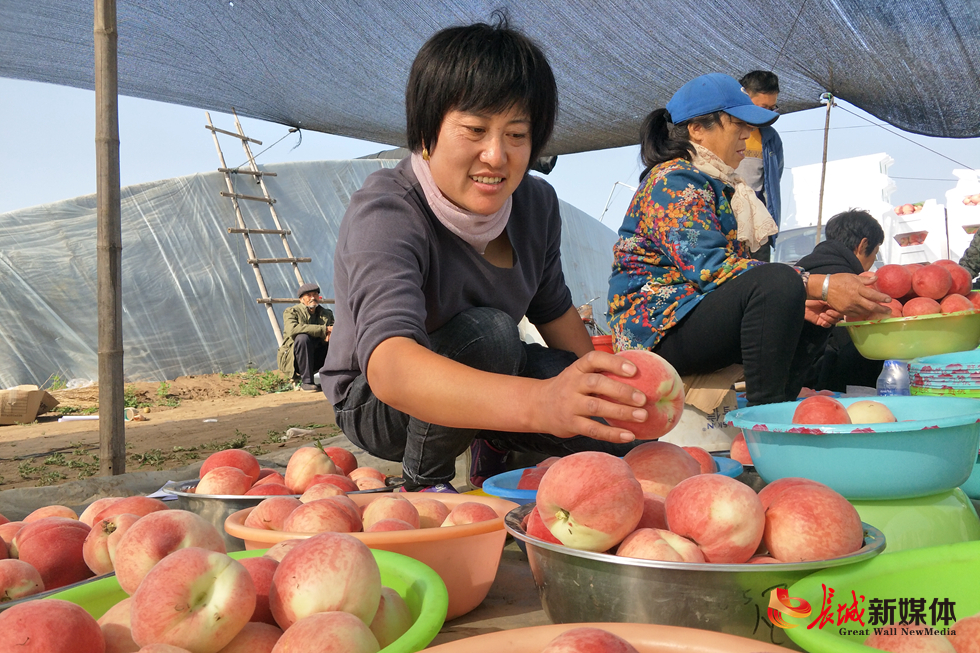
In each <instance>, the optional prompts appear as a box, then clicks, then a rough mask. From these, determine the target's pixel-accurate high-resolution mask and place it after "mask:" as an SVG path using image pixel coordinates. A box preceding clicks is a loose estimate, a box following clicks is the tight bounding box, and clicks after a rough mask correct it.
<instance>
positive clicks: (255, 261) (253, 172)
mask: <svg viewBox="0 0 980 653" xmlns="http://www.w3.org/2000/svg"><path fill="white" fill-rule="evenodd" d="M205 115H206V116H207V119H208V124H207V125H205V128H206V129H208V130H209V131H210V132H211V136H212V137H213V138H214V147H215V148H216V149H217V150H218V160H219V161H220V162H221V167H220V168H218V172H220V173H223V174H224V176H225V185H226V186H227V188H228V190H227V191H222V192H221V196H222V197H228V198H231V202H232V205H233V206H234V207H235V219H236V221H237V223H238V227H229V228H228V233H230V234H242V236H243V237H244V239H245V252H246V254H247V255H248V259H247V260H246V262H247V263H248V264H249V265H251V266H252V270H253V271H254V272H255V281H256V283H257V284H258V286H259V292H260V293H261V294H262V296H261V297H259V298H257V299H256V300H255V301H256V303H258V304H265V308H266V313H267V314H268V316H269V322H270V323H271V324H272V330H273V332H274V333H275V334H276V342H277V343H278V344H279V345H282V341H283V336H282V329H281V328H280V326H279V319H278V318H277V317H276V313H275V311H274V310H273V308H272V305H273V304H295V303H296V301H297V300H296V299H295V298H292V297H290V298H273V297H270V296H269V291H268V290H267V289H266V286H265V280H264V279H263V278H262V271H261V270H260V269H259V266H260V265H267V264H281V263H288V264H290V265H292V266H293V274H294V275H296V283H297V284H299V285H303V283H304V281H303V274H302V273H301V272H300V269H299V264H300V263H310V262H312V260H313V259H311V258H302V257H297V256H295V255H293V250H292V248H291V247H290V246H289V238H288V236H289V235H290V234H291V233H292V232H291V231H289V230H288V229H283V227H282V223H281V222H280V221H279V214H278V213H276V206H275V204H276V200H275V199H273V198H272V196H270V195H269V190H268V189H267V188H266V185H265V181H263V177H275V176H276V173H274V172H262V171H260V170H259V168H258V166H257V165H256V164H255V157H254V156H252V149H251V148H250V147H249V143H255V144H256V145H262V141H257V140H255V139H254V138H249V137H248V136H246V135H245V132H244V131H243V130H242V124H241V122H240V121H239V120H238V113H237V112H235V110H234V109H232V115H234V116H235V128H236V129H237V130H238V132H237V133H235V132H230V131H225V130H224V129H218V128H217V127H215V126H214V124H212V122H211V114H210V113H209V112H205ZM218 134H224V135H225V136H231V137H233V138H237V139H238V140H239V141H240V142H241V144H242V149H243V150H245V156H246V157H247V158H248V166H247V167H245V166H242V167H238V168H229V167H228V166H227V165H226V164H225V156H224V154H222V152H221V143H220V142H219V141H218ZM233 175H250V176H251V177H253V178H254V179H255V182H256V183H257V184H258V186H259V188H260V189H261V190H262V196H261V197H259V196H256V195H244V194H242V193H236V192H235V184H234V180H233V177H232V176H233ZM239 200H244V201H247V202H262V203H264V204H267V205H268V206H269V212H270V214H271V215H272V222H273V223H274V224H275V229H252V228H250V227H248V226H247V225H246V224H245V216H244V215H243V214H242V209H241V205H240V204H239ZM252 234H255V235H261V236H279V238H280V242H281V244H282V247H283V249H284V250H285V253H286V255H285V256H284V257H281V258H258V257H257V256H256V254H255V249H254V248H253V247H252V240H251V236H252ZM277 346H278V345H277Z"/></svg>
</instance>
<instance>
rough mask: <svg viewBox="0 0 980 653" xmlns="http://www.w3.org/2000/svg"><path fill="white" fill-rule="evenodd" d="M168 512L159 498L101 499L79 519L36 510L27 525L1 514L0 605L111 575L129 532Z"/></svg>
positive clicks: (56, 509) (65, 510)
mask: <svg viewBox="0 0 980 653" xmlns="http://www.w3.org/2000/svg"><path fill="white" fill-rule="evenodd" d="M166 510H167V505H166V504H165V503H164V502H162V501H160V500H159V499H151V498H149V497H139V496H137V497H125V498H124V497H109V498H105V499H99V500H98V501H95V502H94V503H92V504H91V505H90V506H88V507H87V508H86V509H85V510H84V511H82V514H81V516H79V515H76V514H75V511H73V510H72V509H71V508H69V507H67V506H57V505H56V506H45V507H43V508H38V509H37V510H35V511H34V512H32V513H31V514H29V515H27V516H26V517H25V518H24V519H23V521H8V520H7V519H6V518H5V517H4V516H3V515H0V603H3V602H6V601H13V600H16V599H19V598H24V597H26V596H31V595H34V594H38V593H40V592H43V591H45V590H53V589H57V588H59V587H64V586H66V585H71V584H72V583H77V582H79V581H83V580H86V579H87V578H91V577H92V576H96V575H100V574H106V573H109V572H110V571H113V568H114V566H113V563H112V561H111V556H112V555H114V554H115V551H116V548H117V547H118V546H119V545H120V543H121V542H122V540H123V535H124V534H125V533H126V532H127V530H129V528H130V527H132V526H133V525H134V524H135V523H136V522H137V521H138V520H140V519H142V518H143V517H144V516H147V515H150V514H151V513H156V512H159V511H166ZM186 515H189V517H190V518H194V519H195V520H200V521H203V520H201V518H200V517H197V515H193V514H191V513H186ZM124 548H125V547H124ZM123 557H124V558H127V557H128V554H125V553H124V554H123Z"/></svg>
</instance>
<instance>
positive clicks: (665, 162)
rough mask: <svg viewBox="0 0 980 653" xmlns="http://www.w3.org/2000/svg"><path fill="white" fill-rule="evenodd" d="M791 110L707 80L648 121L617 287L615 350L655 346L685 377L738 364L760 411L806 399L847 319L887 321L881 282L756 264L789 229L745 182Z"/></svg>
mask: <svg viewBox="0 0 980 653" xmlns="http://www.w3.org/2000/svg"><path fill="white" fill-rule="evenodd" d="M778 117H779V114H777V113H775V112H773V111H769V110H767V109H763V108H761V107H757V106H755V105H754V104H752V101H751V100H750V99H749V96H748V95H747V94H746V92H745V91H744V90H743V89H742V88H741V86H740V85H739V83H738V82H737V81H736V80H735V79H734V78H732V77H729V76H728V75H723V74H720V73H712V74H709V75H702V76H701V77H698V78H696V79H694V80H692V81H690V82H688V83H687V84H685V85H684V86H683V87H681V88H680V90H678V91H677V92H676V93H675V94H674V96H673V97H672V98H671V99H670V101H669V102H668V103H667V107H666V108H665V109H657V110H656V111H654V112H653V113H651V114H650V115H649V116H647V118H646V120H645V121H644V123H643V127H642V130H641V143H640V154H641V157H642V159H643V162H644V164H645V166H646V169H645V170H644V171H643V173H642V174H641V175H640V187H639V188H638V189H637V191H636V194H635V195H634V196H633V201H632V203H631V204H630V208H629V210H628V211H627V213H626V217H625V218H624V220H623V225H622V227H620V230H619V236H620V237H619V241H618V242H617V243H616V246H615V248H614V257H615V258H614V262H613V272H612V276H611V277H610V280H609V313H610V316H611V319H610V324H611V325H612V327H613V331H614V334H615V336H614V338H615V347H616V349H617V350H622V349H649V350H651V351H653V352H655V353H657V354H659V355H660V356H662V357H664V358H665V359H666V360H667V361H668V362H670V363H671V365H673V366H674V367H675V368H676V369H677V371H678V373H680V374H681V375H687V374H698V373H707V372H713V371H715V370H719V369H722V368H724V367H727V366H729V365H732V364H734V363H741V364H742V365H743V366H744V370H745V385H746V398H747V400H748V402H749V403H750V404H764V403H773V402H779V401H790V400H793V399H796V397H797V395H798V394H799V392H800V389H801V388H802V385H803V382H804V377H805V375H806V373H807V371H808V370H809V368H810V365H811V364H812V362H813V360H814V359H815V357H816V355H817V354H818V353H819V352H820V350H821V348H822V346H823V343H824V340H825V338H826V335H827V331H826V327H830V326H833V325H834V324H836V323H837V322H838V321H839V320H840V319H842V317H843V316H844V315H848V316H854V317H858V316H860V317H866V316H869V315H870V314H872V313H886V312H888V309H887V308H885V307H883V306H881V305H880V304H879V303H878V302H888V301H890V298H889V297H887V296H886V295H883V294H881V293H879V292H877V291H876V290H874V289H873V288H872V287H870V284H871V283H873V281H874V279H873V278H872V279H862V278H860V277H858V276H856V275H853V274H834V275H817V274H814V275H810V274H809V273H807V272H803V271H802V270H799V269H797V268H794V267H791V266H788V265H783V264H779V263H764V262H762V261H756V260H753V259H751V258H750V253H751V252H754V251H756V250H758V249H759V247H761V246H762V245H763V244H764V243H765V242H766V240H767V239H768V237H769V236H772V235H774V234H775V233H776V232H777V227H776V224H775V222H774V221H773V219H772V217H771V216H770V215H769V212H768V211H767V210H766V207H765V205H764V204H763V203H762V202H761V201H760V200H759V199H758V197H756V195H755V193H754V192H752V189H751V188H749V187H748V186H747V185H746V184H745V183H744V182H743V181H742V179H740V178H739V177H738V176H737V175H736V174H735V170H734V169H735V168H736V167H738V164H739V163H740V162H741V160H742V158H743V157H744V152H745V140H746V138H748V136H749V133H750V131H751V130H752V128H753V127H756V126H759V125H768V124H771V123H772V122H774V121H775V120H776V118H778Z"/></svg>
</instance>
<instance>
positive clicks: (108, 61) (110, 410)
mask: <svg viewBox="0 0 980 653" xmlns="http://www.w3.org/2000/svg"><path fill="white" fill-rule="evenodd" d="M94 31H95V165H96V205H97V216H98V217H97V221H98V228H97V235H96V254H97V256H96V269H97V273H96V275H97V278H98V309H97V310H98V316H99V343H98V347H99V441H100V446H99V473H100V474H101V475H102V476H109V475H112V474H124V473H125V472H126V426H125V417H124V414H125V410H124V409H125V406H124V397H123V392H124V389H123V340H122V227H121V220H120V214H121V212H122V211H121V208H120V202H119V95H118V92H119V87H118V77H117V75H118V67H117V55H116V47H117V43H118V34H117V33H116V0H95V25H94Z"/></svg>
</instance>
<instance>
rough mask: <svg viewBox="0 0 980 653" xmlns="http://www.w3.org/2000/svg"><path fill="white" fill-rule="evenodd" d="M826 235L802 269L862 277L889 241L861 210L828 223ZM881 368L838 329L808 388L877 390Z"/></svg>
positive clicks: (831, 334) (878, 362)
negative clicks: (855, 386) (864, 388)
mask: <svg viewBox="0 0 980 653" xmlns="http://www.w3.org/2000/svg"><path fill="white" fill-rule="evenodd" d="M826 233H827V240H825V241H824V242H822V243H820V244H819V245H817V246H816V247H815V248H814V249H813V252H811V253H810V254H808V255H806V256H804V257H803V258H801V259H800V261H799V262H798V263H797V265H798V266H799V267H801V268H803V269H804V270H806V271H807V272H812V273H814V274H834V273H836V272H851V273H853V274H861V273H862V272H866V271H867V270H870V269H871V266H872V265H873V264H874V262H875V257H877V256H878V248H879V247H880V246H881V243H882V242H884V240H885V232H884V231H883V230H882V228H881V225H880V224H879V223H878V221H877V220H875V219H874V218H873V217H872V216H871V214H870V213H868V212H867V211H860V210H857V209H851V210H850V211H844V212H843V213H838V214H837V215H835V216H834V217H832V218H831V219H830V220H828V221H827V231H826ZM881 366H882V362H881V361H877V360H868V359H867V358H865V357H864V356H862V355H861V354H859V353H858V350H857V348H856V347H855V346H854V343H853V342H851V336H850V335H849V334H848V333H847V329H845V328H843V327H834V328H832V329H830V335H829V337H828V339H827V347H826V349H825V350H824V353H823V356H821V357H820V358H818V359H817V362H816V363H815V364H814V369H813V375H812V376H811V378H810V382H809V383H808V384H807V385H809V386H810V387H812V388H813V389H814V390H833V391H835V392H844V391H845V390H846V388H847V386H848V385H860V386H866V387H871V388H873V387H875V383H876V382H877V380H878V375H879V374H881Z"/></svg>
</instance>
